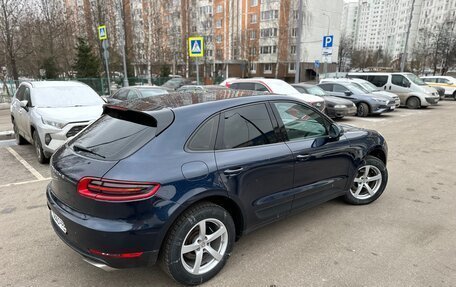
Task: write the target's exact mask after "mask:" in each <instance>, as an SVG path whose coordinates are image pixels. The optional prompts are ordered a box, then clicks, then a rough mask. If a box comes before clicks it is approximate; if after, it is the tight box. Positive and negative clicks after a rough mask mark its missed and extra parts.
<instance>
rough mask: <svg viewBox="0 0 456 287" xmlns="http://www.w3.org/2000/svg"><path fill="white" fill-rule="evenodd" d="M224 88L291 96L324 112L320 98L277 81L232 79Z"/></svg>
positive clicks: (322, 101)
mask: <svg viewBox="0 0 456 287" xmlns="http://www.w3.org/2000/svg"><path fill="white" fill-rule="evenodd" d="M225 86H226V87H227V88H230V89H233V90H250V91H258V92H269V93H273V94H278V95H293V96H296V97H299V98H301V99H303V100H304V101H306V102H307V103H308V104H310V105H311V106H314V107H315V108H317V109H319V110H320V111H322V112H323V111H324V110H325V100H324V99H323V98H322V97H318V96H314V95H310V94H301V93H300V92H299V91H298V90H296V89H295V88H293V86H292V85H290V84H288V83H287V82H285V81H282V80H278V79H266V78H250V79H234V80H231V81H226V82H225Z"/></svg>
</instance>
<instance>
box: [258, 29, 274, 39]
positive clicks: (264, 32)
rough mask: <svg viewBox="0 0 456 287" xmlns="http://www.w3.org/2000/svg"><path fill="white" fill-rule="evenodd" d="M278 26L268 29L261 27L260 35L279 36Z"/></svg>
mask: <svg viewBox="0 0 456 287" xmlns="http://www.w3.org/2000/svg"><path fill="white" fill-rule="evenodd" d="M277 32H278V29H277V28H266V29H261V31H260V35H261V38H270V37H277Z"/></svg>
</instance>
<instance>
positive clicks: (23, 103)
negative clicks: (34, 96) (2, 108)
mask: <svg viewBox="0 0 456 287" xmlns="http://www.w3.org/2000/svg"><path fill="white" fill-rule="evenodd" d="M19 105H20V106H21V108H23V109H24V110H26V111H28V106H27V105H28V101H27V100H23V101H20V102H19Z"/></svg>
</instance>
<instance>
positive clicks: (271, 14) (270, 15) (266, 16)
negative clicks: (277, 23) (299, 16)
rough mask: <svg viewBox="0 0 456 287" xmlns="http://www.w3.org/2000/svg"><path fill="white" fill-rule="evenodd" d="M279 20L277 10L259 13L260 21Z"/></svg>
mask: <svg viewBox="0 0 456 287" xmlns="http://www.w3.org/2000/svg"><path fill="white" fill-rule="evenodd" d="M278 18H279V10H269V11H263V12H261V20H263V21H266V20H272V19H278Z"/></svg>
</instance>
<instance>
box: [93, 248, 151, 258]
mask: <svg viewBox="0 0 456 287" xmlns="http://www.w3.org/2000/svg"><path fill="white" fill-rule="evenodd" d="M89 252H90V253H92V254H94V255H99V256H105V257H111V258H136V257H140V256H141V255H143V253H144V252H132V253H107V252H102V251H99V250H96V249H89Z"/></svg>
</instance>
